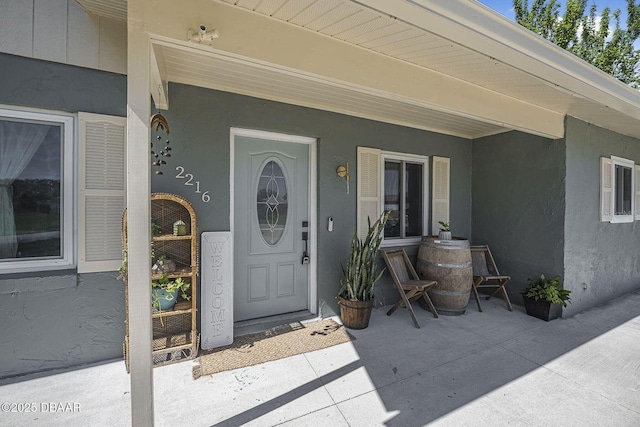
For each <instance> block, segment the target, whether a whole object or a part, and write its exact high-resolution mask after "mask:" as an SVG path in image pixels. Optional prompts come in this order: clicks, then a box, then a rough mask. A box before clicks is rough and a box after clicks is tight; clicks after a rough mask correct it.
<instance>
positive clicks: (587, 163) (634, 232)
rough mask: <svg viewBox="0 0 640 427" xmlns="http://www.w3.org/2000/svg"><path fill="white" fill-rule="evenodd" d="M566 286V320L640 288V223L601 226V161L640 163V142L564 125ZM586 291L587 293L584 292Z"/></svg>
mask: <svg viewBox="0 0 640 427" xmlns="http://www.w3.org/2000/svg"><path fill="white" fill-rule="evenodd" d="M566 124H567V130H566V143H567V180H566V195H567V201H566V212H565V224H566V225H565V251H564V264H565V282H564V286H565V288H566V289H569V290H571V291H572V294H571V297H572V301H573V303H572V304H570V305H569V306H568V307H567V308H566V309H565V313H566V314H567V315H571V314H574V313H577V312H579V311H582V310H584V309H586V308H588V307H591V306H593V305H595V304H598V303H601V302H603V301H607V300H609V299H611V298H614V297H616V296H618V295H621V294H623V293H626V292H629V291H631V290H633V289H638V287H640V250H639V245H640V222H638V221H635V222H632V223H624V224H611V223H609V222H600V208H599V197H600V196H599V195H600V157H601V156H602V157H611V156H612V155H613V156H618V157H623V158H626V159H630V160H633V161H634V162H635V163H636V164H638V163H640V141H639V140H637V139H635V138H630V137H627V136H623V135H620V134H617V133H614V132H611V131H608V130H605V129H602V128H600V127H598V126H595V125H592V124H589V123H585V122H582V121H580V120H577V119H574V118H572V117H569V118H567V121H566ZM585 288H586V289H585Z"/></svg>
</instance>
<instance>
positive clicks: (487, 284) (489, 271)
mask: <svg viewBox="0 0 640 427" xmlns="http://www.w3.org/2000/svg"><path fill="white" fill-rule="evenodd" d="M471 261H472V263H473V294H474V296H475V297H476V303H477V304H478V310H479V311H482V307H481V306H480V298H479V297H478V288H495V290H494V291H493V292H492V293H491V294H490V295H489V296H488V297H487V300H488V299H490V298H491V297H492V296H494V295H495V294H497V293H498V292H502V296H503V298H504V301H505V302H506V303H507V308H508V309H509V311H513V307H511V301H509V296H508V295H507V291H506V290H505V289H504V285H506V284H507V282H508V281H509V280H511V277H510V276H502V275H500V272H499V271H498V267H497V266H496V262H495V261H494V259H493V255H491V251H490V250H489V246H487V245H478V246H471Z"/></svg>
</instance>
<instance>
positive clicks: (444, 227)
mask: <svg viewBox="0 0 640 427" xmlns="http://www.w3.org/2000/svg"><path fill="white" fill-rule="evenodd" d="M438 224H440V231H451V226H450V225H449V223H448V222H444V221H438Z"/></svg>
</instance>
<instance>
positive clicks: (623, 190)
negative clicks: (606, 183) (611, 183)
mask: <svg viewBox="0 0 640 427" xmlns="http://www.w3.org/2000/svg"><path fill="white" fill-rule="evenodd" d="M631 172H632V170H631V168H629V167H625V166H621V165H616V183H615V184H616V212H615V214H616V215H631V178H632V174H631Z"/></svg>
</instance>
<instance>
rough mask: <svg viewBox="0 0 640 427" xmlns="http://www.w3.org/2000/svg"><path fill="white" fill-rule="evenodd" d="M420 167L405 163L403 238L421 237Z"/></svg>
mask: <svg viewBox="0 0 640 427" xmlns="http://www.w3.org/2000/svg"><path fill="white" fill-rule="evenodd" d="M422 183H423V179H422V165H420V164H415V163H407V164H406V170H405V215H404V218H405V237H412V236H422V218H423V215H422V211H423V206H422V203H423V201H422V194H423V190H422Z"/></svg>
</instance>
